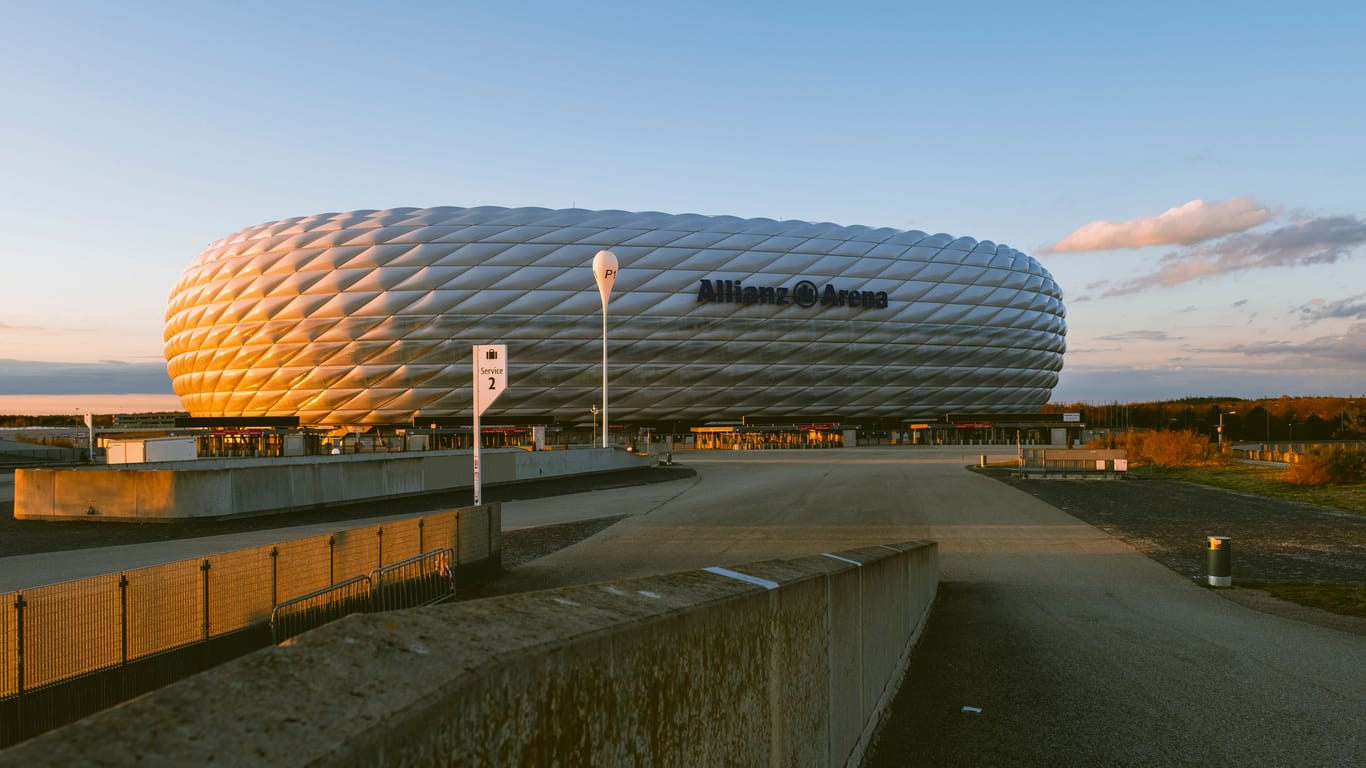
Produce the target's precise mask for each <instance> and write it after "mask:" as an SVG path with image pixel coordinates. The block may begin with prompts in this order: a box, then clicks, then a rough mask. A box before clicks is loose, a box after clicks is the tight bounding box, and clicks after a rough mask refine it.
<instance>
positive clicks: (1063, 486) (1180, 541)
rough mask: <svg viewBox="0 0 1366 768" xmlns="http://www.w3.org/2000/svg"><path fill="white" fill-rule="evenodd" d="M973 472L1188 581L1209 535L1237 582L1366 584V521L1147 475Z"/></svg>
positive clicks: (1200, 571)
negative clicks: (1047, 476)
mask: <svg viewBox="0 0 1366 768" xmlns="http://www.w3.org/2000/svg"><path fill="white" fill-rule="evenodd" d="M976 471H982V472H985V473H986V474H988V475H990V476H992V477H994V478H996V479H998V480H1000V481H1002V482H1005V483H1008V484H1010V485H1012V486H1014V487H1016V488H1019V489H1020V490H1022V491H1024V492H1025V493H1028V494H1030V495H1032V496H1035V497H1036V498H1038V499H1040V500H1042V501H1044V502H1047V503H1048V504H1051V505H1053V506H1055V507H1057V508H1058V509H1061V510H1063V511H1064V512H1067V513H1068V514H1069V515H1072V516H1073V517H1076V518H1079V519H1081V520H1083V521H1085V522H1087V523H1090V524H1091V525H1094V526H1095V527H1097V528H1099V529H1101V530H1103V531H1105V532H1106V533H1109V534H1110V535H1112V536H1115V537H1117V538H1120V539H1122V540H1124V541H1125V542H1126V543H1128V544H1130V545H1131V546H1133V547H1134V548H1136V549H1138V550H1139V551H1141V552H1143V553H1145V554H1147V555H1148V556H1149V557H1151V558H1152V559H1154V560H1156V561H1158V562H1160V563H1162V564H1163V565H1165V566H1167V567H1168V568H1171V569H1172V570H1174V571H1176V572H1177V573H1181V574H1184V575H1187V576H1190V577H1192V578H1199V579H1203V578H1204V577H1205V576H1206V575H1207V574H1206V570H1205V562H1206V548H1205V547H1206V537H1208V536H1228V537H1230V538H1231V539H1232V541H1231V542H1230V543H1231V545H1232V558H1233V560H1232V562H1233V578H1234V582H1235V583H1236V582H1237V581H1238V580H1243V581H1249V582H1261V583H1268V584H1310V583H1313V584H1366V515H1360V514H1357V513H1355V512H1347V511H1344V510H1340V509H1332V508H1330V507H1320V506H1316V505H1313V504H1304V503H1301V502H1294V501H1284V500H1280V499H1271V498H1267V497H1264V496H1254V495H1250V494H1245V493H1238V492H1236V491H1226V490H1223V489H1220V488H1212V487H1209V486H1204V485H1197V484H1195V483H1187V482H1182V481H1179V480H1164V479H1160V478H1153V477H1144V476H1141V475H1133V476H1130V477H1129V478H1127V479H1124V480H1019V479H1016V478H1013V477H1011V472H1010V471H1009V470H996V469H988V470H976Z"/></svg>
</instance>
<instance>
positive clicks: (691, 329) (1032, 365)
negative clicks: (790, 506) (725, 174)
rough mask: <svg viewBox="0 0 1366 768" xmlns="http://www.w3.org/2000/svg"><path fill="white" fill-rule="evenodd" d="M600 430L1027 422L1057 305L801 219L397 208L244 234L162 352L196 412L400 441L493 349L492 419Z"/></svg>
mask: <svg viewBox="0 0 1366 768" xmlns="http://www.w3.org/2000/svg"><path fill="white" fill-rule="evenodd" d="M604 248H607V249H611V250H612V251H613V252H614V253H615V254H616V255H617V258H618V259H619V261H620V265H621V268H620V274H619V275H618V277H617V279H616V285H615V288H614V290H613V293H612V298H611V303H610V305H609V309H608V322H607V328H608V331H607V335H608V349H609V376H610V386H609V405H610V407H611V415H612V421H613V422H614V423H618V422H623V423H637V424H642V425H646V424H657V425H668V424H671V423H672V424H680V425H681V424H684V423H691V424H701V423H705V422H707V421H715V420H727V419H731V420H739V419H741V418H742V417H744V416H759V415H762V416H763V417H765V418H771V419H791V420H792V421H794V422H802V421H807V420H826V419H834V420H840V421H844V422H846V423H856V422H858V421H859V420H864V419H882V418H890V419H896V418H903V417H907V416H910V415H912V414H926V413H946V412H960V411H961V412H974V413H1020V412H1027V411H1034V410H1038V409H1039V408H1040V407H1041V406H1042V405H1043V404H1044V403H1046V402H1047V401H1048V399H1049V396H1050V395H1051V393H1052V390H1053V387H1054V386H1055V385H1056V383H1057V380H1058V374H1059V372H1060V371H1061V370H1062V365H1063V354H1064V352H1065V350H1066V312H1065V309H1064V306H1063V297H1062V291H1061V290H1060V289H1059V287H1058V285H1057V283H1056V282H1055V281H1054V280H1053V277H1052V275H1050V274H1049V273H1048V271H1047V270H1046V269H1044V268H1043V267H1042V266H1041V265H1040V264H1039V263H1038V262H1037V261H1035V260H1034V259H1033V258H1031V257H1029V256H1027V255H1025V254H1023V253H1021V252H1019V251H1016V250H1014V249H1013V248H1009V247H1007V246H1004V245H997V244H996V243H993V242H990V241H977V240H974V239H972V238H967V237H958V238H955V237H950V236H948V235H943V234H936V235H929V234H926V233H924V232H920V231H915V230H910V231H903V230H896V229H886V228H882V229H874V228H869V227H858V226H854V227H847V226H839V225H835V224H829V223H810V222H805V221H774V220H771V219H740V218H735V217H728V216H701V215H671V214H664V213H653V212H651V213H631V212H626V211H588V210H582V209H568V210H548V209H543V208H497V207H479V208H453V207H441V208H396V209H390V210H366V211H353V212H349V213H329V214H323V215H318V216H310V217H303V218H293V219H286V220H283V221H275V222H269V223H266V224H260V225H257V226H254V227H249V228H247V229H244V230H242V231H240V232H237V233H236V234H233V235H230V236H228V237H226V238H224V239H223V240H220V241H218V242H216V243H214V244H212V245H211V246H209V248H208V249H206V250H205V251H204V252H203V253H202V254H200V256H199V257H198V258H197V259H196V260H194V262H193V263H191V264H190V266H189V267H188V268H187V269H186V270H185V272H184V274H183V275H182V276H181V279H180V280H179V282H178V283H177V284H176V286H175V288H174V289H173V290H172V292H171V296H170V300H169V304H168V307H167V310H166V325H165V352H166V359H167V366H168V371H169V373H170V376H171V380H172V383H173V386H174V388H175V391H176V393H177V394H178V395H179V396H180V398H181V401H182V403H183V405H184V407H185V408H186V410H188V411H189V412H190V413H191V414H192V415H194V416H295V415H297V416H298V417H299V419H300V421H301V423H303V424H313V425H367V424H399V423H406V422H408V421H410V420H411V419H412V418H413V417H414V416H417V415H419V414H420V415H422V416H444V417H460V416H469V415H470V414H471V410H472V409H471V400H472V393H471V387H472V381H471V379H472V375H471V347H472V346H473V345H475V344H491V343H506V344H507V345H508V363H509V368H508V370H509V375H508V388H507V391H506V392H504V393H503V395H502V397H501V398H500V399H499V400H498V401H497V402H496V403H494V404H493V406H492V407H491V408H490V409H489V411H488V412H487V415H488V416H490V417H496V418H501V419H508V420H512V421H517V420H525V421H526V422H528V423H541V422H544V421H545V420H547V419H555V420H558V421H560V422H567V423H575V422H582V421H586V420H587V419H588V417H587V416H586V414H588V412H589V409H590V406H592V405H594V404H597V405H600V400H601V386H602V374H601V362H602V311H601V299H600V297H599V294H598V291H597V288H596V286H595V284H594V280H593V275H592V270H591V266H590V265H591V263H592V259H593V256H594V254H595V253H596V252H597V251H598V250H600V249H604Z"/></svg>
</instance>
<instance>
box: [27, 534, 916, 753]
mask: <svg viewBox="0 0 1366 768" xmlns="http://www.w3.org/2000/svg"><path fill="white" fill-rule="evenodd" d="M731 570H732V571H733V572H735V573H739V574H744V576H745V577H747V578H750V579H753V580H755V581H757V582H759V583H752V582H751V581H745V580H740V579H737V578H733V577H730V576H727V575H723V574H718V573H714V572H712V571H711V570H703V571H688V572H683V573H675V574H670V575H666V576H658V577H651V578H645V579H637V580H632V581H622V582H614V583H605V584H596V585H587V586H580V587H571V588H566V589H557V590H547V591H544V592H532V593H524V594H518V595H509V596H505V597H498V598H490V599H486V600H477V601H472V602H468V603H460V604H454V605H443V606H434V607H431V608H424V609H418V610H413V611H407V612H402V613H388V614H372V615H365V616H352V617H348V618H347V619H344V620H342V621H340V622H337V623H335V624H332V625H329V626H326V627H323V628H321V629H318V630H315V631H313V632H310V633H307V634H305V635H302V636H300V637H298V638H295V640H293V641H291V643H289V644H287V645H285V646H281V647H272V648H268V649H265V650H263V651H259V652H257V653H254V654H251V655H249V656H247V657H244V658H242V659H238V660H237V661H235V662H231V663H229V664H226V665H223V666H221V667H218V668H216V669H212V670H210V671H208V672H206V673H203V674H201V675H199V676H196V677H195V678H191V679H188V680H184V681H181V682H179V683H176V684H174V685H171V686H169V687H167V688H164V689H162V690H160V691H157V692H155V693H152V694H150V695H148V696H144V697H142V698H139V699H136V700H134V701H131V702H128V703H126V704H124V705H121V706H119V707H117V708H115V709H112V710H107V711H105V712H102V713H99V714H97V715H95V716H93V717H91V718H88V719H86V720H85V721H82V722H81V723H78V724H75V725H73V726H68V727H65V728H62V729H59V730H56V731H52V732H49V733H47V734H45V735H43V736H40V737H38V738H36V739H33V740H30V741H28V742H25V743H23V744H20V745H18V746H15V747H12V748H10V749H9V750H6V751H4V752H0V764H6V765H10V764H12V765H23V766H57V765H72V764H78V763H84V762H91V761H94V762H98V763H99V764H101V765H139V766H159V765H166V766H173V765H206V764H210V763H212V764H218V765H247V764H259V765H301V766H303V765H307V766H330V765H348V766H353V765H407V766H423V765H658V764H670V765H745V766H759V765H771V766H779V765H782V766H788V765H803V766H808V765H857V764H858V763H859V762H860V761H861V759H862V756H863V753H864V750H865V749H866V747H867V744H868V740H869V738H870V737H871V735H872V734H873V733H874V731H875V729H876V727H877V726H878V724H879V719H880V717H881V715H882V713H884V712H885V711H886V707H887V704H888V703H889V702H890V700H891V697H892V696H893V695H894V694H895V692H896V687H897V686H898V685H899V684H900V682H901V680H902V679H903V677H904V672H905V667H906V664H907V661H908V659H909V656H910V651H911V648H912V646H913V645H914V642H915V639H916V637H917V635H918V634H919V632H920V631H921V628H922V627H923V626H924V623H925V621H926V619H927V617H928V614H929V609H930V605H931V603H932V602H933V599H934V594H935V591H936V588H937V585H938V559H937V550H936V547H935V545H934V544H933V543H932V542H910V543H906V544H898V545H893V546H889V547H874V548H869V549H858V550H848V551H844V552H840V553H837V555H836V556H835V557H832V556H829V555H814V556H811V557H804V558H799V559H794V560H782V561H766V562H761V563H753V564H750V565H747V566H734V567H733V568H732V569H731Z"/></svg>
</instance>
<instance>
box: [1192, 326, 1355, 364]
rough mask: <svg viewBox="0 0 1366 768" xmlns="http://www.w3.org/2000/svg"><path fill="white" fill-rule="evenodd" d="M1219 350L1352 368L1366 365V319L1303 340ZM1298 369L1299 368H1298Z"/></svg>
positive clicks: (1213, 351) (1244, 345)
mask: <svg viewBox="0 0 1366 768" xmlns="http://www.w3.org/2000/svg"><path fill="white" fill-rule="evenodd" d="M1210 352H1211V353H1216V352H1235V353H1239V354H1243V355H1247V356H1248V357H1263V358H1264V357H1276V358H1280V359H1282V360H1286V359H1291V358H1293V359H1295V360H1298V361H1303V362H1304V363H1307V364H1308V365H1306V366H1305V368H1304V369H1298V370H1305V369H1308V367H1309V366H1311V365H1312V366H1314V367H1319V366H1325V367H1336V366H1342V365H1346V366H1347V367H1349V368H1351V369H1356V368H1357V367H1358V366H1362V365H1366V323H1357V324H1356V325H1354V326H1353V327H1352V328H1351V329H1350V330H1349V331H1348V332H1347V333H1344V334H1336V335H1332V336H1320V337H1318V338H1316V339H1310V340H1308V341H1301V342H1290V341H1280V342H1267V343H1264V344H1242V345H1237V346H1231V347H1226V348H1222V349H1217V350H1214V349H1212V350H1210ZM1298 370H1297V372H1298Z"/></svg>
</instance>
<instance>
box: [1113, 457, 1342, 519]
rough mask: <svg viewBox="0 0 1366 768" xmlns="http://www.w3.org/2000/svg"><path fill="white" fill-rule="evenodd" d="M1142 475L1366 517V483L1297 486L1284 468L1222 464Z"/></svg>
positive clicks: (1153, 470) (1155, 468)
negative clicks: (1332, 509)
mask: <svg viewBox="0 0 1366 768" xmlns="http://www.w3.org/2000/svg"><path fill="white" fill-rule="evenodd" d="M1138 471H1142V472H1148V473H1151V474H1153V475H1155V476H1157V477H1166V478H1170V479H1173V480H1185V481H1186V482H1191V483H1200V484H1201V485H1210V486H1214V487H1215V488H1226V489H1228V490H1231V491H1240V492H1242V493H1254V494H1257V495H1259V496H1267V497H1270V498H1273V499H1287V500H1290V501H1302V502H1305V503H1308V504H1318V505H1321V506H1325V507H1333V508H1335V509H1345V510H1348V511H1350V512H1356V513H1358V514H1363V515H1366V483H1353V484H1348V485H1296V484H1294V483H1291V482H1290V480H1289V479H1288V478H1287V472H1286V470H1285V469H1283V468H1281V467H1266V466H1260V465H1254V464H1234V463H1230V464H1222V465H1209V466H1200V467H1159V466H1150V467H1144V468H1142V469H1141V470H1138Z"/></svg>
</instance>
